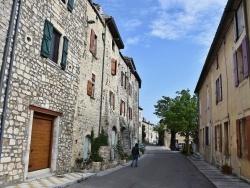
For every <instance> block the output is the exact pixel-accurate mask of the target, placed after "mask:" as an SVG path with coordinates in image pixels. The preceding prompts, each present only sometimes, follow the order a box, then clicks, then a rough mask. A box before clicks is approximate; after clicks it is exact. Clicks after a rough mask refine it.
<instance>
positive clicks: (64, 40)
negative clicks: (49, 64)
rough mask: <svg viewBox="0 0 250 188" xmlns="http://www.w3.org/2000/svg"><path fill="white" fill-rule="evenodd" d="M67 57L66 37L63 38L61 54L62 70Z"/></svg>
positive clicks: (64, 67)
mask: <svg viewBox="0 0 250 188" xmlns="http://www.w3.org/2000/svg"><path fill="white" fill-rule="evenodd" d="M67 55H68V39H67V37H63V52H62V62H61V67H62V70H65V69H66V64H67Z"/></svg>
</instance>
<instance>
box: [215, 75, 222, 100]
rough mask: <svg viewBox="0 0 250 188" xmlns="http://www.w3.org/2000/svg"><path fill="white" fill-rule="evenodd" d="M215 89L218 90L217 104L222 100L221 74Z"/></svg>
mask: <svg viewBox="0 0 250 188" xmlns="http://www.w3.org/2000/svg"><path fill="white" fill-rule="evenodd" d="M215 85H216V87H215V91H216V104H218V103H219V102H221V101H222V79H221V74H220V76H219V77H218V78H217V80H216V82H215Z"/></svg>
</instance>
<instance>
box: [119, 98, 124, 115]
mask: <svg viewBox="0 0 250 188" xmlns="http://www.w3.org/2000/svg"><path fill="white" fill-rule="evenodd" d="M120 115H121V116H125V102H124V101H123V100H121V102H120Z"/></svg>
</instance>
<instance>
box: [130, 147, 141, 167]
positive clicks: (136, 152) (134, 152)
mask: <svg viewBox="0 0 250 188" xmlns="http://www.w3.org/2000/svg"><path fill="white" fill-rule="evenodd" d="M131 153H132V157H133V160H132V163H131V167H132V166H133V164H134V161H135V167H138V165H137V163H138V156H140V153H139V148H138V144H137V143H136V144H135V146H134V147H133V148H132V151H131Z"/></svg>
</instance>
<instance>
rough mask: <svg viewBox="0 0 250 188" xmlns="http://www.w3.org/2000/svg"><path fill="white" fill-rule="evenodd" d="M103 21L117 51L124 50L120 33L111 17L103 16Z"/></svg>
mask: <svg viewBox="0 0 250 188" xmlns="http://www.w3.org/2000/svg"><path fill="white" fill-rule="evenodd" d="M103 19H104V20H105V23H106V24H107V25H108V28H109V31H110V33H111V35H112V37H113V39H114V41H115V43H116V45H117V47H118V48H119V49H124V44H123V41H122V38H121V36H120V33H119V31H118V29H117V26H116V23H115V20H114V18H113V17H112V16H107V15H103Z"/></svg>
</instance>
